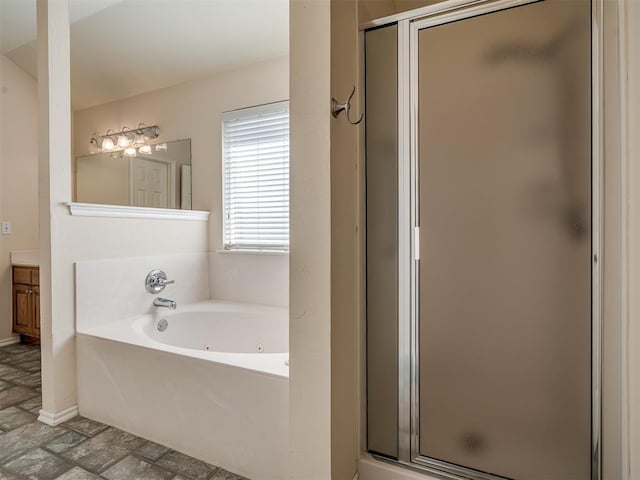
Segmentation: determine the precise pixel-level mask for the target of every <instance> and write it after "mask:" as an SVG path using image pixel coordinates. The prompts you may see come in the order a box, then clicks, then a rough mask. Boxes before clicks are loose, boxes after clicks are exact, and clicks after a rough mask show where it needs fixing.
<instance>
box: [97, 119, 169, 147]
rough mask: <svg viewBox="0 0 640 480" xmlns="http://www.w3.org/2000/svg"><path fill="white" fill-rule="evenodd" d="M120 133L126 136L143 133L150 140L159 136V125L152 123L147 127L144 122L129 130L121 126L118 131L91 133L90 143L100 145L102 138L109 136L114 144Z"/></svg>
mask: <svg viewBox="0 0 640 480" xmlns="http://www.w3.org/2000/svg"><path fill="white" fill-rule="evenodd" d="M122 135H126V136H135V135H143V136H144V137H145V138H147V139H149V140H152V139H154V138H158V137H159V136H160V127H159V126H157V125H152V126H150V127H147V126H145V125H144V124H140V125H138V127H137V128H133V129H131V130H129V129H127V127H123V128H122V129H121V130H120V131H118V132H114V131H113V130H107V131H106V132H105V133H104V134H103V135H98V134H93V136H92V137H91V140H90V143H95V144H96V145H101V143H102V140H104V139H105V138H109V139H111V140H112V141H113V143H114V144H116V143H117V141H118V137H121V136H122Z"/></svg>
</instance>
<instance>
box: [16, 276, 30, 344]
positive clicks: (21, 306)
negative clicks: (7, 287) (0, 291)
mask: <svg viewBox="0 0 640 480" xmlns="http://www.w3.org/2000/svg"><path fill="white" fill-rule="evenodd" d="M13 330H14V332H15V333H20V334H23V335H31V334H32V330H33V298H32V287H30V286H29V285H21V284H14V285H13Z"/></svg>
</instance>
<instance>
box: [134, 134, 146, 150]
mask: <svg viewBox="0 0 640 480" xmlns="http://www.w3.org/2000/svg"><path fill="white" fill-rule="evenodd" d="M145 143H147V140H146V139H145V138H144V135H143V134H142V133H140V132H138V133H136V136H135V138H134V139H133V146H134V147H140V146H142V145H144V144H145Z"/></svg>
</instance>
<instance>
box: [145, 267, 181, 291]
mask: <svg viewBox="0 0 640 480" xmlns="http://www.w3.org/2000/svg"><path fill="white" fill-rule="evenodd" d="M172 283H176V281H175V280H167V274H166V273H164V272H163V271H162V270H158V269H156V270H151V271H150V272H149V274H148V275H147V278H146V279H145V281H144V285H145V287H146V288H147V292H149V293H153V294H156V293H160V292H162V291H163V290H164V288H165V287H166V286H167V285H171V284H172Z"/></svg>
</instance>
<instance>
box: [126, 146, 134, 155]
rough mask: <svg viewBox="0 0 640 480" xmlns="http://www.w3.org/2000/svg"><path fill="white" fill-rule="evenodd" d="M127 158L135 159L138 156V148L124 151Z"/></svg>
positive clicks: (129, 148) (128, 148)
mask: <svg viewBox="0 0 640 480" xmlns="http://www.w3.org/2000/svg"><path fill="white" fill-rule="evenodd" d="M124 156H125V157H135V156H136V147H127V148H125V149H124Z"/></svg>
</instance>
